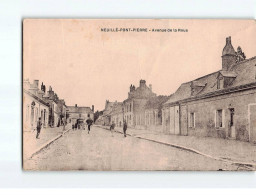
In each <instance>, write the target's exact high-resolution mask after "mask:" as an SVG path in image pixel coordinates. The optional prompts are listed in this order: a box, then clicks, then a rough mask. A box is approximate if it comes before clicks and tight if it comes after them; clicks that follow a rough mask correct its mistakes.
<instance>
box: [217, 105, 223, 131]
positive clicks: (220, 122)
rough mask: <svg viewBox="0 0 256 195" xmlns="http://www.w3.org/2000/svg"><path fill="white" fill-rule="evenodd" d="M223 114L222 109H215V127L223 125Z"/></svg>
mask: <svg viewBox="0 0 256 195" xmlns="http://www.w3.org/2000/svg"><path fill="white" fill-rule="evenodd" d="M223 121H224V114H223V110H221V109H220V110H217V111H216V127H224V122H223Z"/></svg>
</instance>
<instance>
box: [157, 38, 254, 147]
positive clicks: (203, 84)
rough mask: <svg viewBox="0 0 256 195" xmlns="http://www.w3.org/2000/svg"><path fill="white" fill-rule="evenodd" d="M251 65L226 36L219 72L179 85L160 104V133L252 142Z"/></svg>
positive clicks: (252, 68) (252, 92)
mask: <svg viewBox="0 0 256 195" xmlns="http://www.w3.org/2000/svg"><path fill="white" fill-rule="evenodd" d="M255 65H256V57H253V58H250V59H245V55H244V53H243V52H242V49H241V48H240V47H238V49H237V51H235V50H234V48H233V46H232V44H231V37H228V38H227V39H226V45H225V47H224V49H223V51H222V69H221V70H219V71H217V72H214V73H211V74H209V75H206V76H203V77H200V78H198V79H195V80H193V81H190V82H187V83H183V84H181V86H180V87H179V88H178V89H177V91H176V92H175V93H174V94H173V95H172V96H171V97H170V98H169V100H168V101H167V102H166V103H165V104H164V108H163V110H162V115H163V130H164V131H166V132H168V133H171V134H178V135H196V136H210V137H220V138H229V139H237V140H243V141H251V142H256V66H255Z"/></svg>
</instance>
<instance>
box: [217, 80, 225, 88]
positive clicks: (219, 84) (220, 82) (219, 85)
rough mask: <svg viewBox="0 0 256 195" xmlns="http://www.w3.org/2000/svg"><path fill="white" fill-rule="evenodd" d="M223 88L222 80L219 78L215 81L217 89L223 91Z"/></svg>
mask: <svg viewBox="0 0 256 195" xmlns="http://www.w3.org/2000/svg"><path fill="white" fill-rule="evenodd" d="M223 88H224V78H223V77H219V78H218V80H217V89H223Z"/></svg>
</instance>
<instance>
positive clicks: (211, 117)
mask: <svg viewBox="0 0 256 195" xmlns="http://www.w3.org/2000/svg"><path fill="white" fill-rule="evenodd" d="M250 103H256V89H254V90H248V91H244V92H236V93H232V94H228V95H222V96H216V97H212V98H207V99H203V100H198V101H193V102H189V103H185V104H182V105H181V116H180V117H181V134H182V135H186V132H188V135H196V136H209V137H219V138H227V137H229V136H230V131H231V129H230V120H231V116H230V115H231V114H230V109H231V108H234V113H235V114H234V127H235V139H237V140H242V141H248V140H249V122H248V121H249V120H248V104H250ZM219 109H222V110H223V112H222V113H223V124H222V126H223V127H216V110H219ZM190 113H195V127H189V125H188V123H189V121H188V116H189V114H190Z"/></svg>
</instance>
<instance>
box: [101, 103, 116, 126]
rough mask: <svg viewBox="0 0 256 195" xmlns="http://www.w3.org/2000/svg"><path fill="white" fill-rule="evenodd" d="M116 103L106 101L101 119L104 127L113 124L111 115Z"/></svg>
mask: <svg viewBox="0 0 256 195" xmlns="http://www.w3.org/2000/svg"><path fill="white" fill-rule="evenodd" d="M114 103H115V102H110V101H109V100H106V103H105V109H104V110H103V115H102V117H101V118H100V119H101V121H102V125H110V124H111V115H110V113H111V112H112V108H113V105H114Z"/></svg>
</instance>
